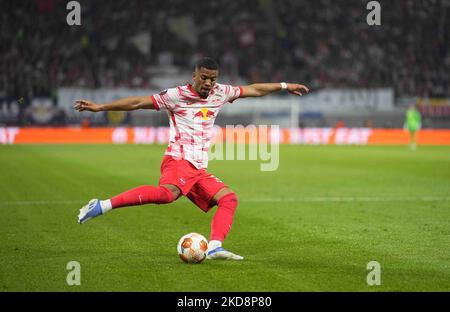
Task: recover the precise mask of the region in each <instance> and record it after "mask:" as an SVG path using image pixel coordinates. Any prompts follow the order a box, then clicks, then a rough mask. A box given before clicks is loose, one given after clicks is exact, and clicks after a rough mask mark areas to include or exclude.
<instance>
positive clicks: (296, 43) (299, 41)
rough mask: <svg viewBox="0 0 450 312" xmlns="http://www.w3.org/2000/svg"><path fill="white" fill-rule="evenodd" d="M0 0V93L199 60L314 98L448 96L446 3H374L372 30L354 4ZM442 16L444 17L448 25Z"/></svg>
mask: <svg viewBox="0 0 450 312" xmlns="http://www.w3.org/2000/svg"><path fill="white" fill-rule="evenodd" d="M68 2H69V1H66V0H32V1H5V2H3V4H2V10H1V11H0V16H1V30H0V41H1V43H2V44H1V45H0V55H1V57H0V60H1V61H0V62H1V63H0V92H1V93H2V94H3V95H4V96H17V97H19V96H24V95H25V96H40V95H51V94H52V93H53V92H54V91H55V90H56V88H57V87H58V86H84V87H121V86H126V87H144V88H146V87H152V85H153V84H154V82H155V80H157V79H158V77H159V76H158V75H159V73H160V72H161V71H163V70H166V71H170V70H175V71H174V73H177V70H185V71H188V70H189V71H190V70H191V66H192V64H193V62H194V60H195V59H196V57H198V56H199V55H209V56H213V57H215V58H216V59H218V60H219V63H220V64H221V67H222V73H223V74H225V75H226V76H227V79H228V80H229V81H231V82H236V81H251V82H259V81H282V80H286V81H301V82H305V83H308V84H309V85H310V86H311V88H312V89H319V88H329V87H333V88H342V87H346V88H355V87H356V88H366V87H394V88H395V91H396V96H430V97H448V96H449V95H450V91H449V76H448V73H449V72H450V70H449V69H450V68H449V67H450V54H449V46H448V43H449V42H450V40H449V29H450V27H449V21H448V14H447V15H446V14H443V12H445V11H446V12H448V11H449V2H448V1H446V0H422V1H415V0H401V1H380V2H381V26H369V25H368V24H367V23H366V16H367V14H368V12H369V11H368V10H367V9H366V3H367V2H368V1H360V0H345V1H344V0H340V1H328V0H315V1H308V0H289V1H287V0H286V1H275V0H248V1H228V0H214V1H204V0H200V1H183V0H170V1H164V0H155V1H147V0H133V1H125V0H115V1H108V0H96V1H82V0H80V1H79V2H80V3H81V9H82V10H81V26H69V25H68V24H67V23H66V16H67V14H68V12H69V11H68V10H67V9H66V4H67V3H68ZM446 18H447V19H446Z"/></svg>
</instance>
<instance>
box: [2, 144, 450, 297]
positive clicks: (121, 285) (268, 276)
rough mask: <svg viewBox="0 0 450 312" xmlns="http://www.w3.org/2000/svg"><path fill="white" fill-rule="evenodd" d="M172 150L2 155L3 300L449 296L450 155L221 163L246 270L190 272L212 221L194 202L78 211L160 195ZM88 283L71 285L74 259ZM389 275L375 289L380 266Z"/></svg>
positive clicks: (213, 167)
mask: <svg viewBox="0 0 450 312" xmlns="http://www.w3.org/2000/svg"><path fill="white" fill-rule="evenodd" d="M164 148H165V147H164V146H159V145H153V146H149V145H147V146H144V145H140V146H137V145H120V146H117V145H28V146H24V145H22V146H21V145H16V146H0V164H1V169H0V209H1V210H0V211H1V219H0V237H1V242H0V290H1V291H181V292H184V291H288V292H290V291H295V292H297V291H449V290H450V249H449V247H450V147H424V146H420V147H419V148H418V150H417V151H415V152H413V151H410V150H409V149H408V148H407V147H405V146H392V147H377V146H366V147H358V146H352V147H349V146H281V147H280V166H279V169H278V170H276V171H273V172H261V171H260V170H259V166H260V162H259V161H212V162H211V163H210V166H209V171H210V172H211V173H213V174H215V175H216V176H218V177H219V178H221V179H222V180H223V181H224V182H225V183H227V184H228V185H229V186H230V187H231V188H232V189H233V190H235V192H236V193H237V195H238V198H239V207H238V210H237V213H236V218H235V223H234V225H233V228H232V230H231V232H230V234H229V236H228V238H227V240H226V241H225V244H224V247H226V248H229V249H230V250H231V251H234V252H236V253H238V254H241V255H243V256H244V257H245V260H244V261H241V262H227V261H204V262H203V263H201V264H199V265H188V264H185V263H183V262H181V261H180V259H179V258H178V255H177V252H176V245H177V242H178V239H179V238H180V237H181V236H182V235H184V234H186V233H189V232H194V231H195V232H199V233H202V234H204V235H205V236H206V237H209V231H210V230H209V227H210V220H211V218H212V217H213V213H214V212H215V209H214V210H213V211H211V212H209V213H207V214H205V213H203V212H202V211H201V210H200V209H198V208H197V207H195V206H194V205H193V204H192V203H191V202H190V201H189V200H187V199H185V198H181V199H180V200H178V201H177V202H175V203H173V204H170V205H159V206H158V205H146V206H140V207H132V208H122V209H119V210H117V211H113V212H111V213H109V214H107V215H105V216H101V217H99V218H96V219H94V220H91V221H89V222H87V223H86V224H83V225H79V224H77V222H76V220H77V218H76V216H77V214H78V209H79V208H80V207H81V206H82V205H83V204H85V203H86V202H87V201H88V200H89V199H91V198H96V197H98V198H103V199H104V198H108V197H110V196H112V195H115V194H117V193H120V192H122V191H125V190H127V189H130V188H132V187H135V186H138V185H142V184H156V183H157V182H158V178H159V167H160V162H161V159H162V154H163V151H164ZM71 260H75V261H78V262H79V263H80V265H81V285H80V286H68V285H67V284H66V276H67V274H68V273H69V271H68V270H67V269H66V265H67V263H68V262H69V261H71ZM372 260H375V261H378V262H379V263H380V265H381V285H380V286H368V285H367V282H366V277H367V274H368V273H369V270H368V269H367V267H366V266H367V263H368V262H369V261H372Z"/></svg>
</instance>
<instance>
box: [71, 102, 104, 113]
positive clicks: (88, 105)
mask: <svg viewBox="0 0 450 312" xmlns="http://www.w3.org/2000/svg"><path fill="white" fill-rule="evenodd" d="M73 108H75V109H76V110H77V111H79V112H82V111H90V112H99V111H100V105H98V104H95V103H93V102H89V101H86V100H78V101H75V105H74V106H73Z"/></svg>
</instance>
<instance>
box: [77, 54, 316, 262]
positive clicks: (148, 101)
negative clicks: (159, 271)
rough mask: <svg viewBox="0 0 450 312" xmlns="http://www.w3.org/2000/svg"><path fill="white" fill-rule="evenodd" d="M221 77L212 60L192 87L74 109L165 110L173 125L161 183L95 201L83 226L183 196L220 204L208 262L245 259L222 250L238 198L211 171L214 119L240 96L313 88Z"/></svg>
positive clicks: (85, 210) (82, 217)
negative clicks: (114, 213) (126, 209)
mask: <svg viewBox="0 0 450 312" xmlns="http://www.w3.org/2000/svg"><path fill="white" fill-rule="evenodd" d="M218 75H219V66H218V65H217V63H216V62H215V61H214V60H213V59H211V58H202V59H200V60H199V61H198V62H197V63H196V65H195V70H194V72H193V74H192V78H193V84H187V85H184V86H178V87H175V88H171V89H167V90H164V91H162V92H161V93H159V94H154V95H152V96H139V97H128V98H124V99H121V100H118V101H114V102H111V103H106V104H96V103H93V102H90V101H86V100H78V101H76V102H75V105H74V108H75V109H76V110H78V111H80V112H82V111H91V112H101V111H130V110H136V109H155V110H158V111H159V110H164V111H166V112H167V114H168V117H169V124H170V140H169V146H168V147H167V149H166V152H165V155H164V158H163V160H162V164H161V177H160V180H159V183H158V185H157V186H153V185H143V186H139V187H136V188H134V189H131V190H128V191H126V192H124V193H121V194H119V195H116V196H114V197H111V198H110V199H107V200H98V199H92V200H90V201H89V203H88V204H87V205H85V206H84V207H82V208H81V209H80V214H79V215H78V222H79V223H80V224H81V223H84V222H86V221H88V220H89V219H91V218H94V217H97V216H99V215H102V214H105V213H106V212H108V211H110V210H111V209H116V208H120V207H127V206H135V205H145V204H168V203H171V202H173V201H175V200H177V199H178V198H179V197H180V196H181V195H184V196H187V197H188V198H189V199H190V200H191V201H192V202H193V203H194V204H195V205H197V206H198V207H199V208H200V209H201V210H203V211H204V212H208V211H209V210H210V209H211V208H212V207H213V206H215V205H217V206H218V208H217V211H216V213H215V215H214V217H213V219H212V222H211V235H210V242H209V244H208V251H207V258H208V259H233V260H242V259H243V257H241V256H239V255H236V254H234V253H232V252H229V251H227V250H225V249H223V248H222V242H223V241H224V239H225V237H226V236H227V234H228V232H229V231H230V229H231V225H232V223H233V218H234V214H235V211H236V207H237V205H238V199H237V197H236V194H235V193H234V191H233V190H232V189H230V188H229V187H228V186H227V185H226V184H224V183H223V182H222V181H221V180H219V179H218V178H216V177H215V176H214V175H212V174H210V173H208V172H207V171H206V168H207V165H208V148H209V146H210V142H211V139H212V130H213V125H214V121H215V119H216V117H217V114H218V112H219V110H220V108H221V107H222V106H223V105H224V104H226V103H232V102H233V101H234V100H236V99H237V98H244V97H260V96H265V95H267V94H270V93H272V92H276V91H281V90H286V91H288V92H290V93H292V94H295V95H303V94H305V93H307V92H309V90H308V88H307V87H306V86H304V85H301V84H296V83H285V82H281V83H257V84H251V85H248V86H231V85H224V84H219V83H217V82H216V81H217V77H218Z"/></svg>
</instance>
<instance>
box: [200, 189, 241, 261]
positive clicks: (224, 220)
mask: <svg viewBox="0 0 450 312" xmlns="http://www.w3.org/2000/svg"><path fill="white" fill-rule="evenodd" d="M213 204H217V211H216V213H215V215H214V217H213V220H212V222H211V236H210V241H209V244H208V252H207V257H208V259H230V260H242V259H244V258H243V257H241V256H239V255H236V254H234V253H232V252H230V251H227V250H225V249H224V248H223V247H222V242H223V241H224V240H225V238H226V237H227V235H228V232H229V231H230V229H231V226H232V225H233V219H234V215H235V212H236V208H237V205H238V199H237V197H236V194H235V193H234V192H233V191H232V190H231V189H230V188H228V187H223V188H221V189H220V190H219V191H218V192H217V193H216V194H215V195H214V197H213Z"/></svg>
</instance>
